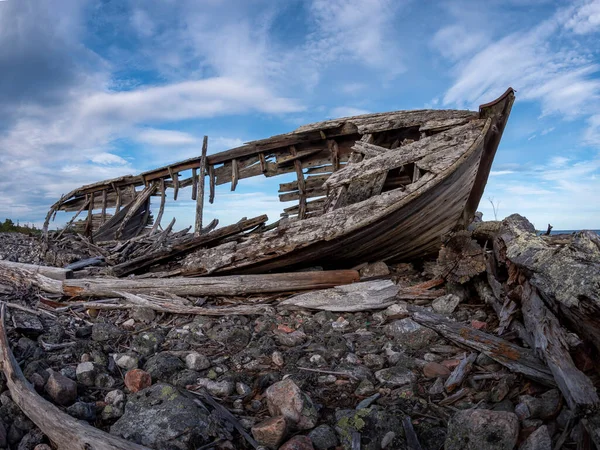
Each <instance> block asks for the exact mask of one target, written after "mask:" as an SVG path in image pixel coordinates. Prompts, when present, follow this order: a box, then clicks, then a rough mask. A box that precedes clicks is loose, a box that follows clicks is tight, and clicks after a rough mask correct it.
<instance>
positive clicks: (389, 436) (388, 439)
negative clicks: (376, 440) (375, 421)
mask: <svg viewBox="0 0 600 450" xmlns="http://www.w3.org/2000/svg"><path fill="white" fill-rule="evenodd" d="M394 439H396V433H394V432H393V431H388V432H387V433H385V436H383V439H382V440H381V448H382V449H384V448H388V446H389V445H390V444H391V443H392V442H393V441H394Z"/></svg>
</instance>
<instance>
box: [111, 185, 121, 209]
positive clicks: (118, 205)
mask: <svg viewBox="0 0 600 450" xmlns="http://www.w3.org/2000/svg"><path fill="white" fill-rule="evenodd" d="M111 187H112V188H113V191H115V195H116V196H117V201H116V203H115V214H117V213H118V212H119V211H120V210H121V188H120V187H119V186H117V185H116V184H115V183H111Z"/></svg>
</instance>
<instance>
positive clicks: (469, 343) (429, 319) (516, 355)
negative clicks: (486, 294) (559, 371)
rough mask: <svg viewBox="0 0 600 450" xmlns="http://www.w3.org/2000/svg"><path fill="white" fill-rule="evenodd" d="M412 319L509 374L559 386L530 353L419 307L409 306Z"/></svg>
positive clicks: (539, 361) (503, 340) (544, 366)
mask: <svg viewBox="0 0 600 450" xmlns="http://www.w3.org/2000/svg"><path fill="white" fill-rule="evenodd" d="M408 309H409V312H410V313H411V317H412V319H413V320H414V321H415V322H417V323H419V324H421V325H423V326H426V327H428V328H431V329H432V330H434V331H436V332H437V333H438V334H440V335H442V336H443V337H445V338H446V339H449V340H451V341H453V342H456V343H457V344H459V345H463V346H466V347H468V348H471V349H473V350H477V351H479V352H481V353H484V354H485V355H487V356H489V357H490V358H492V359H493V360H494V361H496V362H498V363H500V364H502V365H503V366H505V367H507V368H508V369H509V370H511V371H513V372H517V373H521V374H523V375H525V376H526V377H528V378H531V379H532V380H534V381H537V382H538V383H541V384H544V385H546V386H552V387H554V386H556V382H555V381H554V377H553V376H552V372H551V371H550V370H549V369H548V368H547V367H546V365H545V364H544V363H543V362H542V361H541V360H539V359H538V358H537V357H536V356H535V354H534V353H533V352H532V351H531V350H528V349H525V348H522V347H519V346H518V345H515V344H512V343H511V342H509V341H507V340H505V339H502V338H499V337H497V336H494V335H491V334H489V333H485V332H483V331H479V330H476V329H474V328H470V327H468V326H465V325H463V324H460V323H456V322H451V321H449V320H448V319H446V318H445V317H443V316H440V315H438V314H434V313H430V312H428V311H426V310H424V309H423V308H420V307H417V306H409V308H408Z"/></svg>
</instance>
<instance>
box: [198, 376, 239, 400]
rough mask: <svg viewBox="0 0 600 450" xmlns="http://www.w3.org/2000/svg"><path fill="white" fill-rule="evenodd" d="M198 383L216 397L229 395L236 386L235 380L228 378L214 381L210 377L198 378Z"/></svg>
mask: <svg viewBox="0 0 600 450" xmlns="http://www.w3.org/2000/svg"><path fill="white" fill-rule="evenodd" d="M196 384H197V385H198V386H202V387H203V388H205V389H206V390H207V391H208V392H209V393H210V394H212V395H214V396H215V397H229V396H230V395H231V394H233V390H234V388H235V384H234V383H233V381H228V380H223V381H213V380H210V379H208V378H198V380H197V381H196Z"/></svg>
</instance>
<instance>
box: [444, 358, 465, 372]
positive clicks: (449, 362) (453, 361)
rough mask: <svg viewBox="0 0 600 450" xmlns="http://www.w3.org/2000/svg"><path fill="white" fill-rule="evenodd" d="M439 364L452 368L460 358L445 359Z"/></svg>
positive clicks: (458, 362)
mask: <svg viewBox="0 0 600 450" xmlns="http://www.w3.org/2000/svg"><path fill="white" fill-rule="evenodd" d="M440 364H441V365H442V366H444V367H447V368H448V369H449V370H454V369H455V368H456V366H458V365H459V364H460V359H446V360H444V361H442V362H441V363H440Z"/></svg>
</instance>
